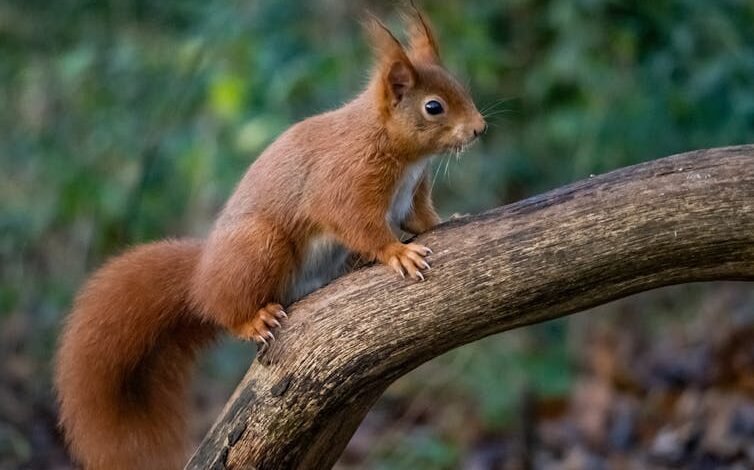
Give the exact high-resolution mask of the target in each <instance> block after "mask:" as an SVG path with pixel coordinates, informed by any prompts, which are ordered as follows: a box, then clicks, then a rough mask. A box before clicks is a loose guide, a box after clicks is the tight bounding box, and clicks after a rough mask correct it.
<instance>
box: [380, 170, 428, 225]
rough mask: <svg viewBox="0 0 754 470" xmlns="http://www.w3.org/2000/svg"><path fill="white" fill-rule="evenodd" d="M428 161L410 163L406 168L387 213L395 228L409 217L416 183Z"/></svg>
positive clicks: (389, 221)
mask: <svg viewBox="0 0 754 470" xmlns="http://www.w3.org/2000/svg"><path fill="white" fill-rule="evenodd" d="M428 163H429V160H426V159H425V160H421V161H419V162H416V163H414V164H412V165H410V166H409V167H408V168H406V172H405V173H404V174H403V177H402V178H401V180H400V182H399V183H398V187H397V188H396V190H395V195H394V196H393V203H392V204H391V205H390V212H389V213H388V215H387V217H388V223H389V224H390V225H391V226H392V227H393V229H394V230H397V229H398V228H400V225H401V224H402V223H403V221H404V220H406V217H408V214H409V212H410V211H411V206H412V205H413V202H414V193H415V192H416V185H417V184H418V183H419V181H420V179H421V177H422V175H423V174H424V170H425V169H426V168H427V164H428Z"/></svg>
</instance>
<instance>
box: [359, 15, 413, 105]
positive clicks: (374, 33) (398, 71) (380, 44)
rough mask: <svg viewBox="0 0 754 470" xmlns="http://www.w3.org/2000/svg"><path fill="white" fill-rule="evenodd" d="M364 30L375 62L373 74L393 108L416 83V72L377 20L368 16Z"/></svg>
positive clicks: (401, 48)
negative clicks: (377, 77)
mask: <svg viewBox="0 0 754 470" xmlns="http://www.w3.org/2000/svg"><path fill="white" fill-rule="evenodd" d="M365 28H366V30H367V33H368V34H369V38H370V40H371V43H372V47H373V49H374V54H375V57H376V60H377V68H376V71H375V73H376V74H378V75H379V79H380V82H381V83H382V85H383V88H384V91H385V94H386V97H389V100H390V103H391V104H392V105H393V106H395V105H396V104H398V103H399V102H400V101H401V100H402V99H403V95H405V93H406V92H407V91H408V90H409V89H411V88H412V87H413V86H414V84H415V83H416V70H414V66H413V65H412V64H411V61H410V60H409V58H408V55H407V54H406V51H405V50H404V49H403V46H402V45H401V43H400V42H399V41H398V40H397V39H396V38H395V36H393V33H391V32H390V30H389V29H387V26H385V25H384V24H383V23H382V22H381V21H380V20H379V19H377V18H376V17H374V16H372V15H370V16H369V18H368V19H367V20H366V22H365Z"/></svg>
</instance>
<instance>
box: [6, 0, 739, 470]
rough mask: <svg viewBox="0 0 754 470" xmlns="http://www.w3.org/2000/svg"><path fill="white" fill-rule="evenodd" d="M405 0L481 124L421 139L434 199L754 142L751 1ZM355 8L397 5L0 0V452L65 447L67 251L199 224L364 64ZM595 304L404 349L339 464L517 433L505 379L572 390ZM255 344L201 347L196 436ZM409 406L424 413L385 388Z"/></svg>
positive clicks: (679, 297)
mask: <svg viewBox="0 0 754 470" xmlns="http://www.w3.org/2000/svg"><path fill="white" fill-rule="evenodd" d="M422 3H423V4H424V5H423V6H424V9H425V10H426V11H427V13H428V15H429V17H430V18H431V19H432V21H433V23H434V25H435V27H436V30H437V34H438V36H439V38H440V42H441V47H442V55H443V57H444V60H445V62H446V64H447V66H448V67H449V68H450V69H451V70H452V71H453V72H454V73H456V74H457V75H458V76H459V77H460V79H461V80H462V81H465V82H468V83H469V85H470V87H471V89H472V91H473V95H474V98H475V100H476V102H477V104H478V106H479V108H480V109H481V108H486V107H488V109H489V110H490V112H489V114H490V116H489V120H490V125H491V127H490V132H489V133H488V134H487V135H486V136H485V137H484V139H483V140H482V142H481V143H479V144H478V145H476V146H475V147H473V148H472V149H471V150H470V151H469V152H468V153H467V154H466V155H465V156H464V157H463V158H462V159H461V160H460V162H455V161H451V162H450V163H449V165H448V167H447V169H446V167H445V166H444V162H443V160H442V158H438V159H436V162H435V168H436V171H437V177H436V184H435V201H436V204H437V206H438V208H439V210H440V212H441V213H442V214H443V215H444V216H448V215H450V214H452V213H455V212H462V213H470V212H477V211H481V210H484V209H487V208H491V207H494V206H497V205H501V204H505V203H508V202H511V201H514V200H517V199H520V198H523V197H526V196H528V195H532V194H535V193H537V192H541V191H544V190H547V189H549V188H554V187H557V186H560V185H563V184H565V183H568V182H570V181H574V180H577V179H581V178H585V177H588V176H589V175H590V174H596V173H601V172H605V171H608V170H611V169H614V168H618V167H621V166H625V165H630V164H634V163H638V162H641V161H645V160H651V159H654V158H658V157H662V156H666V155H670V154H672V153H677V152H682V151H685V150H691V149H696V148H703V147H712V146H723V145H733V144H740V143H747V142H753V141H754V27H753V26H752V25H754V3H752V2H751V1H749V0H720V1H715V2H710V1H706V0H658V1H653V2H629V1H617V0H615V1H610V0H572V1H566V0H562V1H555V0H508V1H484V0H473V1H472V0H463V1H462V0H448V1H442V2H439V1H428V0H426V1H424V2H422ZM367 7H368V8H370V9H371V10H373V11H374V12H376V13H377V14H378V15H380V16H382V17H383V18H385V19H386V21H387V22H388V23H389V24H390V25H392V26H393V27H394V29H398V28H399V25H400V23H399V21H398V16H397V14H396V9H395V8H394V7H395V5H393V4H391V3H388V2H385V3H378V2H370V1H364V0H362V1H351V2H346V1H335V0H311V1H308V2H296V1H292V0H276V1H272V0H259V1H228V2H207V1H200V0H181V1H160V2H154V1H147V0H110V1H107V0H100V1H98V0H59V1H56V2H50V1H45V0H0V165H1V166H0V467H2V466H4V465H5V464H7V465H8V467H10V468H13V467H15V466H27V467H38V468H45V467H48V468H49V467H53V466H63V467H65V465H67V464H66V461H65V458H64V455H63V453H62V451H61V449H60V444H59V442H58V440H57V439H58V436H57V435H56V434H55V432H54V421H55V417H54V412H55V411H54V405H53V398H52V393H51V391H50V358H51V356H52V353H53V348H54V344H55V341H56V336H57V333H58V331H59V328H60V325H61V320H62V318H63V317H64V315H65V314H66V311H67V309H68V307H69V305H70V302H71V299H72V296H73V295H74V293H75V290H76V289H77V287H78V286H79V285H80V284H81V282H82V280H83V279H84V278H85V276H86V274H87V273H88V272H91V270H93V269H94V268H95V267H96V266H98V265H99V264H100V263H101V262H102V261H103V260H104V259H105V258H106V257H108V256H110V255H112V254H115V253H118V252H119V251H121V250H123V249H124V247H126V246H129V245H133V244H137V243H141V242H144V241H148V240H154V239H158V238H161V237H169V236H185V235H199V236H201V235H203V234H205V233H206V232H207V230H208V228H209V226H210V224H211V222H212V220H213V217H214V215H215V214H216V213H217V211H218V209H219V208H220V207H221V205H222V203H223V202H224V200H225V198H226V197H227V196H228V195H229V193H230V192H231V191H232V189H233V187H234V185H235V183H236V182H237V181H238V180H239V178H240V176H241V175H242V173H243V171H244V170H245V168H246V167H247V166H248V165H249V163H250V162H252V161H253V159H254V158H255V156H256V155H258V154H259V153H260V151H261V150H262V149H263V148H264V147H265V145H266V144H268V143H269V142H270V141H271V140H272V139H274V138H275V136H277V135H278V134H279V133H280V132H281V131H283V130H284V129H285V128H286V127H288V126H289V125H290V124H291V123H293V122H295V121H297V120H299V119H301V118H304V117H306V116H309V115H311V114H315V113H318V112H321V111H324V110H327V109H330V108H333V107H336V106H338V105H339V104H340V103H343V102H344V101H345V100H347V99H349V98H350V97H352V96H353V95H354V94H356V93H357V92H358V91H359V89H360V87H361V86H362V85H363V84H364V83H365V80H366V76H367V73H368V70H369V67H370V59H369V54H368V51H369V49H368V47H367V45H366V44H365V41H364V40H363V36H362V34H361V31H360V29H359V18H360V17H361V15H362V13H363V11H364V9H365V8H367ZM723 291H724V292H727V293H729V292H734V293H733V294H730V295H732V296H733V297H732V298H733V299H735V301H731V302H733V303H734V304H735V305H738V306H739V307H737V308H738V309H739V310H742V311H744V312H745V313H747V314H748V313H751V311H752V309H754V300H752V296H751V292H750V291H751V289H750V288H746V287H742V286H734V287H731V286H728V285H717V286H706V287H704V288H701V287H698V286H697V287H689V288H680V289H671V290H666V291H662V292H660V293H655V294H649V295H645V296H639V297H635V298H633V299H629V300H627V301H624V302H621V303H618V304H614V305H613V306H609V307H605V308H604V310H605V313H606V314H605V315H600V318H603V317H604V318H606V319H607V320H605V321H607V322H608V323H610V322H613V323H615V322H620V321H625V320H621V319H620V318H621V317H620V315H619V314H621V312H625V311H626V310H630V311H636V312H637V314H636V315H633V316H631V321H630V322H629V323H631V324H632V327H634V328H639V327H637V326H636V325H637V324H641V325H642V326H640V328H644V330H642V331H647V332H648V333H646V334H654V335H656V337H660V338H661V337H664V336H663V335H665V334H666V332H667V331H669V330H668V329H669V328H670V329H672V328H674V327H677V326H678V325H679V324H684V325H685V324H688V323H689V322H692V323H693V321H696V320H693V321H692V320H690V319H689V315H692V316H693V315H694V312H696V311H697V310H699V305H704V304H705V302H707V303H708V302H711V300H710V299H715V298H718V297H719V296H720V295H721V294H720V293H721V292H723ZM726 295H728V294H726ZM726 298H727V297H726ZM726 305H727V304H726ZM741 306H742V307H741ZM611 312H612V313H614V314H613V315H611ZM616 312H617V313H616ZM641 312H650V313H651V315H646V314H642V315H639V314H640V313H641ZM621 315H622V314H621ZM650 317H651V318H652V319H653V320H652V321H649V319H650ZM656 318H663V319H664V320H662V321H654V319H656ZM694 318H696V317H694ZM596 321H597V320H589V321H587V320H586V317H583V318H582V319H581V320H579V318H577V319H576V320H570V321H557V322H551V323H548V324H545V325H541V326H537V327H534V328H530V329H527V330H525V331H524V332H518V333H516V332H514V333H511V334H506V335H502V336H499V337H495V338H490V339H488V340H485V341H482V342H479V343H477V344H474V345H470V346H467V347H465V348H462V349H460V350H458V351H454V352H452V353H450V354H448V355H446V356H444V357H442V358H439V359H438V360H437V361H434V362H432V363H430V364H428V365H426V366H424V367H423V368H420V369H419V370H418V371H417V372H415V373H413V374H411V375H409V376H408V377H406V378H405V379H402V380H401V381H399V382H398V383H397V384H396V385H395V387H393V388H391V389H390V390H389V392H388V393H387V394H386V396H385V397H384V399H383V400H382V401H381V402H380V403H379V404H378V405H377V407H376V409H375V411H374V413H372V414H371V415H370V418H368V419H367V421H366V422H365V425H364V428H363V429H362V430H360V431H359V434H357V439H355V440H354V442H352V445H351V446H350V447H349V450H348V452H347V453H346V456H345V457H344V460H343V462H342V463H341V465H342V466H343V467H344V468H345V467H348V468H358V467H365V466H368V467H373V468H454V467H458V466H468V465H467V464H466V463H465V462H467V460H468V456H469V455H472V449H473V448H474V447H475V446H477V444H478V443H479V442H483V441H484V440H485V439H488V438H489V437H490V436H498V435H501V433H502V434H505V433H513V434H516V432H517V431H516V429H517V428H516V426H517V425H516V424H515V423H517V422H518V418H517V416H519V415H520V412H521V409H522V399H521V396H522V393H523V394H524V395H526V394H535V395H536V396H540V397H551V396H554V397H558V396H568V394H569V393H570V392H571V390H572V386H573V384H574V382H575V381H576V380H577V374H578V370H579V366H578V362H579V359H578V358H579V355H578V354H579V353H578V351H577V350H578V345H579V344H582V343H580V342H579V341H578V339H579V338H580V337H582V336H583V335H582V333H583V332H584V331H585V329H588V328H589V326H590V325H591V323H592V322H596ZM252 354H253V351H252V349H251V348H249V347H247V346H245V345H239V344H237V343H235V342H233V341H225V342H224V344H223V345H221V346H220V347H218V348H216V349H214V350H213V351H212V352H210V353H208V354H207V356H206V357H205V359H203V362H202V365H201V373H200V376H199V380H198V381H197V400H196V401H197V408H198V409H199V410H200V412H199V414H198V416H199V417H198V420H197V424H196V434H197V436H199V435H201V434H202V433H203V431H204V430H205V428H206V426H207V425H208V423H210V422H211V420H212V418H213V417H214V416H215V414H216V413H217V412H218V410H219V407H220V406H221V405H222V403H223V402H224V401H225V398H226V397H227V395H228V393H229V392H230V390H232V387H233V385H234V383H235V382H236V381H237V380H238V378H239V377H240V374H241V373H242V372H243V370H244V369H245V367H246V366H247V365H248V363H249V361H250V359H251V357H252ZM524 392H526V393H524ZM430 396H431V400H429V399H428V398H427V397H430ZM422 397H424V398H422ZM523 402H526V400H523ZM416 403H420V404H424V405H421V406H420V405H415V404H416ZM426 403H431V406H427V405H426ZM524 404H525V403H524ZM411 406H414V407H416V406H419V407H420V408H422V407H423V408H422V409H423V410H424V411H423V413H424V415H422V416H424V418H421V419H413V418H412V419H407V418H405V413H403V412H400V413H397V412H392V411H390V410H395V409H398V408H399V409H402V410H405V409H408V410H409V411H410V409H412V408H411ZM425 408H426V410H425ZM406 413H408V411H406ZM395 416H398V418H395ZM401 419H402V420H403V421H401ZM370 423H371V424H370ZM375 423H377V424H375ZM459 427H468V428H469V429H472V428H473V429H474V430H475V433H472V434H473V436H472V437H469V435H468V434H469V433H471V431H470V430H469V429H464V430H463V432H460V431H458V428H459ZM370 430H376V431H370ZM452 430H455V432H454V431H452ZM359 436H361V437H359ZM364 436H368V439H366V441H365V438H364ZM469 465H470V464H469ZM470 468H471V467H470ZM473 468H488V467H484V466H482V467H473Z"/></svg>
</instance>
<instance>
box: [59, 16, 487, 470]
mask: <svg viewBox="0 0 754 470" xmlns="http://www.w3.org/2000/svg"><path fill="white" fill-rule="evenodd" d="M412 18H413V20H410V24H409V31H410V44H411V46H410V47H409V49H404V48H403V46H402V45H401V44H400V43H399V42H398V40H397V39H395V37H394V36H393V35H392V34H391V33H390V32H389V31H388V30H387V28H386V27H385V26H384V25H383V24H382V23H380V22H379V21H378V20H376V19H371V20H369V21H368V24H367V30H368V32H369V34H370V37H371V40H372V44H373V46H374V48H375V56H376V64H375V69H374V71H373V74H372V79H371V81H370V83H369V85H368V86H367V87H366V89H365V90H364V91H363V92H362V93H361V94H360V95H359V96H357V97H356V98H355V99H354V100H352V101H351V102H349V103H347V104H346V105H344V106H343V107H341V108H339V109H337V110H334V111H330V112H327V113H324V114H321V115H318V116H314V117H311V118H309V119H306V120H304V121H302V122H300V123H298V124H295V125H294V126H292V127H291V128H290V129H288V130H287V131H286V132H285V133H283V134H282V135H281V136H280V137H279V138H278V139H277V140H276V141H275V142H274V143H272V144H271V145H270V146H269V147H268V148H267V149H266V150H265V151H264V152H263V153H262V155H261V156H260V157H259V158H258V159H257V160H256V162H255V163H254V164H253V165H251V167H250V168H249V170H248V171H247V173H246V175H245V176H244V177H243V179H242V180H241V182H240V184H239V185H238V187H237V188H236V191H235V192H234V194H233V196H232V197H231V198H230V200H229V201H228V203H227V204H226V206H225V208H224V209H223V211H222V213H221V214H220V216H219V217H218V220H217V222H216V223H215V226H214V227H213V229H212V231H211V233H210V234H209V237H208V239H207V240H206V241H205V242H200V241H164V242H158V243H152V244H149V245H145V246H141V247H137V248H135V249H133V250H131V251H128V252H126V253H125V254H123V255H121V256H120V257H118V258H115V259H114V260H112V261H110V262H108V263H107V264H106V265H105V266H104V267H103V268H101V269H100V270H99V271H98V272H97V273H95V274H94V275H93V277H92V278H91V279H90V280H89V282H88V283H87V284H86V285H85V286H84V288H83V289H82V291H81V293H80V294H79V296H78V298H77V300H76V302H75V305H74V308H73V312H72V314H71V316H70V318H69V320H68V323H67V325H66V327H65V330H64V332H63V335H62V338H61V343H60V349H59V351H58V356H57V368H56V377H55V381H56V386H57V390H58V395H59V400H60V418H61V424H62V426H63V428H64V430H65V433H66V437H67V439H68V441H69V444H70V449H71V452H72V454H73V455H74V457H75V458H77V459H78V460H79V461H80V462H81V463H82V464H83V465H84V467H86V468H102V469H120V468H124V469H125V468H179V467H180V466H181V464H182V463H183V462H184V459H185V457H186V450H187V443H186V441H185V432H184V431H185V422H184V421H185V413H184V411H185V410H184V409H183V408H184V405H185V403H186V400H185V397H184V395H185V393H186V381H187V379H188V374H189V366H190V364H191V362H192V359H193V357H194V353H195V351H196V350H197V349H198V348H200V347H201V346H203V345H205V344H206V343H208V342H209V341H211V340H212V338H213V337H214V335H215V332H216V330H217V329H218V327H221V328H224V329H227V330H228V331H230V332H232V333H233V334H235V335H236V336H239V337H241V338H245V339H251V340H255V341H258V342H264V343H266V342H268V341H269V340H272V339H273V338H274V337H273V336H272V330H273V329H274V328H276V327H277V326H279V325H280V323H279V322H280V321H282V320H283V319H284V318H285V313H284V312H283V308H282V306H281V304H282V305H287V304H289V303H291V302H292V301H294V300H296V299H297V298H299V297H301V296H302V295H304V294H306V293H307V292H310V291H311V290H313V289H315V288H317V287H319V286H320V285H322V284H324V283H326V282H328V281H329V280H330V279H332V278H333V277H335V276H337V275H339V274H340V273H342V272H343V271H344V270H345V264H346V263H345V262H346V259H347V257H348V255H349V254H353V253H356V254H359V255H361V256H362V257H364V258H367V259H376V260H378V261H380V262H381V263H384V264H386V265H388V266H390V267H392V268H393V269H394V270H396V271H397V272H399V273H401V275H405V274H408V275H409V276H411V277H412V278H415V279H423V275H422V273H421V271H422V270H423V269H425V268H426V267H427V266H428V265H427V263H426V261H425V259H424V258H425V256H426V255H427V254H428V253H429V250H428V249H427V248H426V247H423V246H421V245H418V244H403V243H401V242H400V240H399V238H398V236H397V230H398V228H401V227H402V228H403V229H404V230H407V231H409V232H411V233H420V232H423V231H425V230H428V229H429V228H431V227H432V226H433V225H435V224H436V223H437V222H438V221H439V218H438V217H437V214H436V212H435V210H434V208H433V207H432V200H431V194H430V193H431V188H430V184H429V182H428V177H427V157H428V156H429V155H430V154H432V153H435V152H441V151H446V150H453V149H459V148H462V147H464V146H465V145H466V144H468V143H470V142H471V141H473V140H474V139H475V138H476V137H477V136H478V135H480V134H481V133H482V132H484V130H485V128H486V125H485V123H484V120H483V118H482V116H481V115H480V114H479V112H478V111H477V109H476V107H475V106H474V104H473V102H472V100H471V98H470V97H469V95H468V93H467V92H466V90H464V89H463V88H462V87H461V86H460V85H459V84H458V83H457V82H456V81H455V80H454V79H453V78H452V77H451V75H450V74H448V72H447V71H445V70H444V69H443V68H442V67H441V65H440V62H439V56H438V55H437V43H436V41H435V39H434V36H433V35H432V33H431V31H430V29H429V24H428V22H426V20H425V19H424V18H423V17H421V16H420V13H418V11H416V12H415V13H414V16H413V17H412ZM411 21H412V22H411ZM430 100H434V101H437V102H440V103H441V104H442V106H443V113H441V114H439V115H431V114H430V113H429V112H428V111H427V110H426V103H427V102H428V101H430Z"/></svg>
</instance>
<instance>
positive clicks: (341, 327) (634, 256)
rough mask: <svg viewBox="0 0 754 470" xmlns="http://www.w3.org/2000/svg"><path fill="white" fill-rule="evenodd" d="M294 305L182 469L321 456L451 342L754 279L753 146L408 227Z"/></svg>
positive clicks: (294, 462)
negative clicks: (415, 261) (426, 250)
mask: <svg viewBox="0 0 754 470" xmlns="http://www.w3.org/2000/svg"><path fill="white" fill-rule="evenodd" d="M419 241H421V243H424V244H426V245H428V246H430V247H431V248H432V249H433V250H434V252H435V254H434V255H433V256H431V263H432V269H431V270H430V271H429V272H428V276H427V280H426V281H425V282H418V283H414V282H410V281H404V280H401V279H400V278H397V276H395V274H394V273H391V272H390V271H389V270H387V269H385V268H384V267H380V266H373V267H368V268H365V269H361V270H358V271H357V272H354V273H351V274H349V275H347V276H344V277H342V278H340V279H338V280H336V281H335V282H333V283H331V284H330V285H328V286H326V287H325V288H323V289H320V290H319V291H317V292H314V293H313V294H311V295H309V296H308V297H306V298H305V299H303V300H301V301H300V302H298V303H296V304H295V305H294V306H293V307H292V308H291V309H290V310H289V312H290V319H289V320H288V321H287V324H286V325H284V326H283V328H282V331H281V332H280V334H279V335H278V336H279V338H278V340H277V342H275V343H274V345H273V346H272V347H271V348H270V350H269V351H268V352H267V353H266V355H265V356H264V357H263V359H262V363H260V364H255V365H254V366H253V367H251V368H250V370H249V371H248V373H247V374H246V377H245V378H244V379H243V381H242V382H241V384H240V385H239V386H238V388H237V389H236V391H235V393H234V394H233V396H232V398H231V399H230V401H229V402H228V404H227V405H226V407H225V410H224V411H223V413H222V415H221V416H220V418H219V419H218V420H217V422H216V424H215V425H214V427H213V428H212V430H211V431H210V432H209V434H208V435H207V436H206V438H205V439H204V441H203V442H202V444H201V446H200V447H199V449H198V450H197V452H196V454H195V455H194V456H193V458H192V459H191V461H190V462H189V464H188V466H187V468H191V469H200V468H201V469H203V468H226V467H227V468H250V467H256V468H260V469H267V468H330V467H331V466H332V465H333V464H334V463H335V461H336V460H337V458H338V456H339V455H340V453H341V452H342V450H343V449H344V447H345V446H346V444H347V442H348V440H349V439H350V437H351V435H352V434H353V432H354V431H355V430H356V428H357V426H358V425H359V423H360V422H361V420H362V419H363V417H364V416H365V415H366V413H367V411H368V410H369V408H370V407H371V406H372V404H373V403H374V402H375V401H376V400H377V398H378V397H379V396H380V395H381V394H382V392H383V391H384V390H385V388H386V387H387V386H388V385H389V384H390V383H391V382H393V381H394V380H395V379H396V378H398V377H400V376H402V375H403V374H405V373H407V372H408V371H410V370H412V369H414V368H415V367H417V366H418V365H420V364H421V363H423V362H425V361H427V360H429V359H432V358H434V357H436V356H438V355H440V354H442V353H444V352H446V351H448V350H449V349H452V348H455V347H457V346H460V345H463V344H466V343H470V342H472V341H475V340H478V339H480V338H482V337H485V336H488V335H491V334H494V333H498V332H501V331H505V330H509V329H512V328H517V327H520V326H524V325H529V324H532V323H538V322H542V321H545V320H549V319H552V318H557V317H560V316H563V315H568V314H571V313H575V312H578V311H581V310H584V309H587V308H589V307H593V306H596V305H599V304H602V303H605V302H608V301H610V300H614V299H617V298H619V297H624V296H627V295H630V294H633V293H636V292H641V291H645V290H649V289H654V288H656V287H660V286H666V285H670V284H678V283H684V282H694V281H709V280H754V146H741V147H730V148H720V149H712V150H706V151H698V152H691V153H686V154H682V155H677V156H673V157H668V158H664V159H660V160H656V161H652V162H648V163H644V164H640V165H636V166H633V167H628V168H624V169H620V170H618V171H614V172H612V173H608V174H606V175H602V176H598V177H593V178H590V179H588V180H585V181H581V182H578V183H575V184H571V185H569V186H566V187H563V188H560V189H556V190H554V191H551V192H549V193H546V194H543V195H540V196H536V197H533V198H530V199H527V200H524V201H521V202H517V203H515V204H511V205H508V206H505V207H501V208H498V209H495V210H492V211H489V212H486V213H483V214H481V215H477V216H473V217H468V218H463V219H458V220H454V221H451V222H448V223H444V224H442V225H440V226H439V227H438V228H436V229H435V230H433V231H432V232H430V233H427V234H425V235H422V236H421V237H419Z"/></svg>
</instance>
